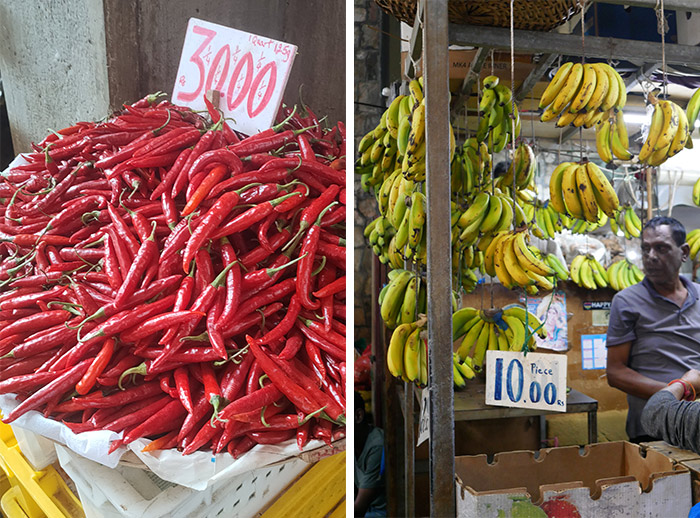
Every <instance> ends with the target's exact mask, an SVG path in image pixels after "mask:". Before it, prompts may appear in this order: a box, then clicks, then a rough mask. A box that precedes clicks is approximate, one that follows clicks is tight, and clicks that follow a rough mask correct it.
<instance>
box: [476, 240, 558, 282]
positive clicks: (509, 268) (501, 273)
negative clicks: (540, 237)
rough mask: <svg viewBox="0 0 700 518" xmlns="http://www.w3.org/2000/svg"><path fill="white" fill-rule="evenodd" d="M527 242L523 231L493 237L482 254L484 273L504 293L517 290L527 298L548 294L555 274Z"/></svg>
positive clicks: (554, 279) (535, 249)
mask: <svg viewBox="0 0 700 518" xmlns="http://www.w3.org/2000/svg"><path fill="white" fill-rule="evenodd" d="M528 240H529V234H528V233H527V230H522V231H518V232H508V231H503V232H499V233H498V234H495V235H494V236H493V238H492V239H491V240H490V242H489V244H488V247H487V248H486V251H485V253H484V271H485V272H486V273H487V274H488V275H490V276H491V277H497V278H498V280H499V281H500V283H501V284H503V286H505V287H506V288H508V289H512V288H516V287H520V288H523V289H524V290H525V291H526V292H527V293H528V294H530V295H536V294H538V293H539V292H540V290H544V291H551V290H552V289H553V288H554V284H555V283H556V271H555V270H554V269H553V268H552V267H551V266H549V264H548V263H547V262H546V261H545V260H544V257H543V255H542V253H541V252H540V250H538V249H537V248H535V247H534V246H530V245H528V244H527V241H528Z"/></svg>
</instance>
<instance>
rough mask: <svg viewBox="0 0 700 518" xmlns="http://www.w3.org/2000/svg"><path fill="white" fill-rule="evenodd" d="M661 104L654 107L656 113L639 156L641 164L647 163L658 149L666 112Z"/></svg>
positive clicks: (653, 115)
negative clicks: (657, 145) (657, 143)
mask: <svg viewBox="0 0 700 518" xmlns="http://www.w3.org/2000/svg"><path fill="white" fill-rule="evenodd" d="M660 104H661V103H660V102H657V103H656V105H655V106H654V113H653V114H652V116H651V124H650V125H649V134H648V135H647V139H646V141H644V144H643V145H642V149H641V150H640V151H639V155H638V156H637V158H638V159H639V161H640V162H646V161H647V160H648V159H649V157H651V154H652V153H653V152H654V150H655V147H656V141H657V140H658V138H659V136H660V135H661V132H662V131H663V125H664V112H663V110H662V108H661V106H660Z"/></svg>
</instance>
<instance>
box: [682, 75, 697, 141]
mask: <svg viewBox="0 0 700 518" xmlns="http://www.w3.org/2000/svg"><path fill="white" fill-rule="evenodd" d="M685 115H686V118H687V119H688V126H689V128H690V133H691V134H692V133H693V131H694V130H695V122H696V121H697V120H698V115H700V88H698V89H697V90H695V91H694V92H693V95H691V96H690V100H689V101H688V106H686V108H685ZM686 147H689V148H692V147H693V141H692V140H691V139H688V142H687V143H686Z"/></svg>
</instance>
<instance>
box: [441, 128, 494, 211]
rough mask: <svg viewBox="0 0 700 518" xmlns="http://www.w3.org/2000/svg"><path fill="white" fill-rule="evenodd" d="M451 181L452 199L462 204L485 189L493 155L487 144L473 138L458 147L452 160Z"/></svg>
mask: <svg viewBox="0 0 700 518" xmlns="http://www.w3.org/2000/svg"><path fill="white" fill-rule="evenodd" d="M450 167H451V169H450V179H451V180H450V181H451V187H452V199H453V200H454V201H456V202H458V203H462V202H464V201H466V200H468V199H471V198H472V197H473V195H474V194H475V193H476V192H477V191H480V190H482V189H484V188H485V187H486V186H487V184H488V182H489V179H490V176H491V154H490V153H489V149H488V146H486V144H485V143H483V142H481V143H479V142H477V140H476V139H475V138H474V137H472V138H468V139H467V140H466V141H465V142H464V144H463V145H462V146H460V147H458V148H457V149H456V151H455V155H454V157H453V158H452V162H451V166H450Z"/></svg>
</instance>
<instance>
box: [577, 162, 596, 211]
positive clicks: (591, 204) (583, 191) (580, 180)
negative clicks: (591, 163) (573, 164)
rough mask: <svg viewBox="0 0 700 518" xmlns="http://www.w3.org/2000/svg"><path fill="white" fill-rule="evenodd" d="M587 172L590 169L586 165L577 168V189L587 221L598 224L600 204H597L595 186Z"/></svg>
mask: <svg viewBox="0 0 700 518" xmlns="http://www.w3.org/2000/svg"><path fill="white" fill-rule="evenodd" d="M587 170H588V167H587V166H586V165H579V166H578V167H577V168H576V187H577V189H578V194H579V199H580V200H581V206H582V208H583V215H584V217H585V219H586V221H590V222H592V223H597V222H598V203H597V202H596V199H595V193H594V190H593V185H592V184H591V180H590V178H589V177H588V172H587Z"/></svg>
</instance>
